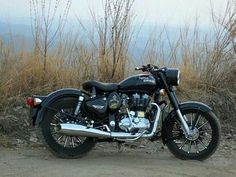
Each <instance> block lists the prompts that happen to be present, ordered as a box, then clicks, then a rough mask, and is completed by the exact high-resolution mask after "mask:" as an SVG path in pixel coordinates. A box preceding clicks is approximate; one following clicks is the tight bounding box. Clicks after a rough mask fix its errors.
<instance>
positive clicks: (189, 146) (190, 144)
mask: <svg viewBox="0 0 236 177" xmlns="http://www.w3.org/2000/svg"><path fill="white" fill-rule="evenodd" d="M191 146H192V141H189V145H188V154H189V153H190V150H191Z"/></svg>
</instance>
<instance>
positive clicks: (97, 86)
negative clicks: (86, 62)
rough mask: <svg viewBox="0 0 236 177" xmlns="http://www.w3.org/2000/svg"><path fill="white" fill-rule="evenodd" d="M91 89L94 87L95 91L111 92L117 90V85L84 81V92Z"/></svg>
mask: <svg viewBox="0 0 236 177" xmlns="http://www.w3.org/2000/svg"><path fill="white" fill-rule="evenodd" d="M92 87H95V89H96V90H100V91H104V92H111V91H115V90H117V89H118V84H115V83H103V82H98V81H94V80H90V81H86V82H84V83H83V89H84V90H91V89H92Z"/></svg>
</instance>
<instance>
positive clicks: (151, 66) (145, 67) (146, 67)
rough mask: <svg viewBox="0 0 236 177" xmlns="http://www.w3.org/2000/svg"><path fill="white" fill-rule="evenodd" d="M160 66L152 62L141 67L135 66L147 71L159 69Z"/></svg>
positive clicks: (137, 68)
mask: <svg viewBox="0 0 236 177" xmlns="http://www.w3.org/2000/svg"><path fill="white" fill-rule="evenodd" d="M158 69H159V68H158V67H157V66H155V65H152V64H147V65H143V66H141V67H135V70H136V71H137V70H142V71H143V72H145V71H147V72H152V71H157V70H158Z"/></svg>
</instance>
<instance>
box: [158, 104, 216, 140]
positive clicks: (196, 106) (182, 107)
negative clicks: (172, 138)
mask: <svg viewBox="0 0 236 177" xmlns="http://www.w3.org/2000/svg"><path fill="white" fill-rule="evenodd" d="M179 108H180V111H184V110H187V109H196V110H201V111H202V112H209V111H212V108H211V107H209V106H207V105H206V104H204V103H201V102H197V101H187V102H183V103H180V104H179ZM175 115H176V111H175V110H172V111H171V112H170V113H169V114H168V115H167V116H166V117H165V118H164V119H163V122H162V141H163V143H164V144H165V143H166V141H167V139H168V132H167V127H168V123H167V122H168V120H169V119H171V118H173V117H174V116H175Z"/></svg>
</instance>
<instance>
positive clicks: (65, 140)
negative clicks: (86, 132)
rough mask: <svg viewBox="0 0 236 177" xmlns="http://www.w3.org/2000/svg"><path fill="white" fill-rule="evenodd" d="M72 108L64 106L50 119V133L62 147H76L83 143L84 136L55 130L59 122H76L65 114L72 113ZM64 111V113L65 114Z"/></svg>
mask: <svg viewBox="0 0 236 177" xmlns="http://www.w3.org/2000/svg"><path fill="white" fill-rule="evenodd" d="M73 112H74V108H64V109H61V110H60V111H58V112H57V113H56V114H54V115H53V116H52V118H51V119H50V133H51V135H52V138H53V139H54V141H55V142H56V143H57V144H58V145H60V146H62V147H64V148H76V147H78V146H80V145H81V144H83V143H84V141H85V140H86V137H78V136H68V135H65V134H61V133H59V132H58V131H57V128H56V127H57V125H58V124H60V123H76V122H75V121H74V120H71V118H70V117H69V116H67V115H66V114H70V115H72V114H73ZM65 113H66V114H65Z"/></svg>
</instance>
